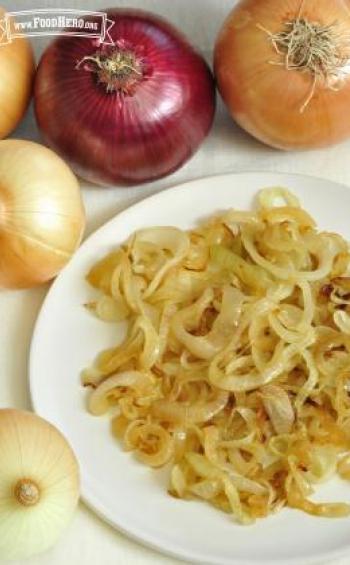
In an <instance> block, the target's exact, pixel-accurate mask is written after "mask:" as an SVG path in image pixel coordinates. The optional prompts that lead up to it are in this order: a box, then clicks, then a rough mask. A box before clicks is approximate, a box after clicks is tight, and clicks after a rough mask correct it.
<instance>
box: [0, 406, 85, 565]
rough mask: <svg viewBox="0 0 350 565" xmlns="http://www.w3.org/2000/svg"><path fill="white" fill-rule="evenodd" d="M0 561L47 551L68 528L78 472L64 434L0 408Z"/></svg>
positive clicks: (38, 420)
mask: <svg viewBox="0 0 350 565" xmlns="http://www.w3.org/2000/svg"><path fill="white" fill-rule="evenodd" d="M0 461H1V471H0V561H2V559H22V558H26V557H30V556H31V555H35V554H37V553H40V552H42V551H45V550H46V549H48V548H49V547H51V546H52V545H53V544H54V543H55V542H56V541H57V540H58V538H59V536H60V535H61V533H62V532H63V530H64V529H65V528H66V526H67V525H68V522H69V521H70V519H71V517H72V515H73V512H74V510H75V508H76V506H77V503H78V498H79V468H78V463H77V460H76V458H75V455H74V453H73V451H72V449H71V448H70V446H69V445H68V443H67V441H66V440H65V438H64V437H63V436H62V434H61V433H60V432H59V431H58V430H57V429H56V428H55V427H54V426H52V425H51V424H49V423H48V422H46V421H45V420H43V419H42V418H39V416H36V415H35V414H32V413H30V412H22V411H20V410H10V409H3V410H0Z"/></svg>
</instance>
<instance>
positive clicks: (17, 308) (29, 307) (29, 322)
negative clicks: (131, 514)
mask: <svg viewBox="0 0 350 565" xmlns="http://www.w3.org/2000/svg"><path fill="white" fill-rule="evenodd" d="M283 1H284V0H281V2H283ZM234 3H235V0H118V1H116V0H102V1H101V0H46V1H45V0H41V1H40V0H14V1H12V0H2V2H1V4H2V5H3V6H4V8H5V9H7V10H8V11H16V10H24V9H27V10H28V9H32V8H35V7H36V8H52V7H60V8H62V7H65V8H81V9H87V10H97V9H101V10H102V9H103V8H105V7H106V5H109V6H113V5H118V6H121V5H125V6H126V5H127V6H136V7H142V8H144V9H149V10H153V11H154V12H157V13H159V14H161V15H163V16H165V17H167V18H168V19H169V20H170V21H172V22H173V23H174V24H175V25H178V26H179V27H180V28H181V29H182V30H183V31H184V32H185V33H186V34H187V35H188V36H189V37H191V39H192V41H193V42H194V43H195V44H196V45H197V46H198V47H199V48H200V49H201V50H202V51H203V52H204V53H205V54H206V56H207V57H208V58H209V59H211V54H212V46H213V43H214V38H215V36H216V34H217V32H218V30H219V28H220V26H221V23H222V21H223V20H224V18H225V16H226V14H227V13H228V12H229V10H230V9H231V7H232V5H233V4H234ZM46 44H47V40H46V39H43V38H40V39H39V38H36V39H34V40H33V45H34V47H35V51H36V53H37V56H38V57H40V54H41V52H42V50H43V48H44V47H45V45H46ZM0 80H1V77H0ZM13 137H17V138H27V139H34V140H35V139H37V140H38V139H40V138H39V134H38V132H37V128H36V125H35V120H34V117H33V113H32V110H30V111H29V112H28V115H27V116H26V118H25V120H24V121H23V122H22V124H21V125H20V127H19V128H18V129H17V131H16V132H15V133H14V135H13ZM349 157H350V141H349V142H347V143H344V144H342V145H339V146H337V147H333V148H330V149H325V150H320V151H310V152H291V153H283V152H279V151H276V150H274V149H270V148H268V147H265V146H263V145H261V144H260V143H258V142H256V141H255V140H254V139H252V138H251V137H249V136H248V135H246V134H245V133H244V132H243V131H241V130H240V129H239V128H238V127H237V126H235V125H234V123H233V122H232V120H231V119H230V118H229V116H228V114H227V112H226V110H225V109H224V107H223V106H222V104H221V103H219V108H218V111H217V116H216V121H215V126H214V128H213V130H212V132H211V134H210V136H209V138H208V139H207V141H206V142H205V144H204V145H203V146H202V148H201V149H200V151H199V152H198V153H197V155H196V156H195V157H194V158H193V159H192V160H191V161H190V162H189V163H188V164H187V165H186V166H185V167H184V168H182V169H181V170H180V171H178V172H177V173H175V174H174V175H172V176H170V177H168V178H166V179H163V180H161V181H158V182H156V183H153V184H151V185H148V186H142V187H139V188H137V187H136V188H127V189H125V188H122V189H121V188H116V189H107V190H106V189H101V188H96V187H92V186H86V185H84V184H83V185H82V186H83V195H84V201H85V205H86V210H87V216H88V226H87V235H88V234H89V233H91V232H92V231H94V230H95V229H96V228H98V227H99V226H100V225H101V224H103V223H104V222H105V221H106V220H108V219H110V218H111V217H112V216H114V215H115V214H117V213H118V212H119V211H121V210H123V209H124V208H126V207H128V206H130V205H131V204H133V203H134V202H136V201H138V200H139V199H142V198H145V197H146V196H147V195H150V194H152V193H154V192H157V191H159V190H161V189H162V188H164V187H170V186H173V185H176V184H179V183H182V182H184V181H187V180H191V179H195V178H199V177H203V176H208V175H215V174H220V173H225V172H231V171H259V170H261V171H282V172H297V173H306V174H310V175H316V176H321V177H325V178H328V179H331V180H334V181H340V182H343V183H347V184H348V185H349V186H350V165H349ZM349 190H350V189H349ZM47 288H48V287H42V288H38V289H35V290H30V291H24V292H6V291H2V292H0V312H1V317H0V320H1V323H0V407H5V406H12V407H17V408H28V407H29V406H30V403H29V397H28V385H27V358H28V351H29V345H30V340H31V335H32V330H33V326H34V324H35V319H36V316H37V314H38V311H39V309H40V306H41V304H42V301H43V299H44V297H45V294H46V292H47ZM145 519H147V518H146V517H145ZM349 534H350V528H349ZM349 561H350V555H349V556H348V558H345V559H343V560H342V561H337V562H333V563H332V564H329V565H346V564H348V563H349ZM16 563H17V565H19V563H20V562H16ZM26 563H28V565H30V564H31V565H73V564H74V565H75V564H78V563H79V564H81V565H97V564H98V565H112V564H113V565H116V564H118V565H119V564H132V565H138V564H140V565H141V564H142V565H147V564H150V565H156V564H164V565H165V564H170V563H173V564H175V563H179V561H176V560H174V559H170V558H167V557H164V556H162V555H160V554H158V553H155V552H153V551H151V550H149V549H146V548H144V547H142V546H141V545H138V544H137V543H135V542H133V541H130V540H129V539H128V538H126V537H125V536H123V535H121V534H120V533H119V532H116V531H114V530H113V529H112V528H110V527H109V526H107V525H106V524H104V523H103V522H102V521H101V520H99V519H98V518H97V517H95V516H94V514H93V513H92V512H90V511H89V510H88V509H87V508H86V507H85V506H84V505H83V504H81V505H80V508H79V511H78V512H77V514H76V516H75V518H74V520H73V523H72V524H71V526H70V527H69V529H68V531H67V532H66V534H65V535H64V537H63V539H62V540H61V541H60V543H59V544H58V545H57V546H56V547H55V548H54V549H53V550H51V551H50V552H48V553H46V554H44V555H42V556H40V557H35V558H33V559H31V560H29V561H26ZM300 565H303V564H302V563H300Z"/></svg>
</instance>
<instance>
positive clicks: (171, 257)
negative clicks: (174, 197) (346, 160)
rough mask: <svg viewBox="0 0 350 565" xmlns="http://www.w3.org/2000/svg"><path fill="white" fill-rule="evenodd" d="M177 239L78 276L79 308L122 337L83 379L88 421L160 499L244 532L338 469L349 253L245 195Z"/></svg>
mask: <svg viewBox="0 0 350 565" xmlns="http://www.w3.org/2000/svg"><path fill="white" fill-rule="evenodd" d="M257 201H258V207H257V210H255V211H252V212H241V211H237V210H230V211H228V212H224V213H222V214H221V215H220V216H218V217H214V218H212V219H210V220H208V221H206V222H205V223H204V224H203V225H200V226H199V227H197V228H196V229H194V230H191V231H189V232H184V231H181V230H179V229H175V228H171V227H156V228H147V230H141V231H140V232H137V233H136V234H134V235H132V236H131V237H130V239H129V240H128V241H127V242H126V243H125V244H124V245H122V246H121V247H120V248H119V249H117V250H116V251H114V252H112V253H111V254H110V255H108V256H107V257H105V258H103V259H102V260H101V261H100V262H99V263H97V264H96V265H94V266H93V267H92V269H91V271H90V273H89V274H88V277H87V278H88V281H89V282H90V283H91V284H92V286H94V287H95V288H96V289H98V290H99V291H100V298H98V299H97V301H96V303H94V305H92V304H89V305H88V309H89V310H90V311H91V310H92V311H93V312H94V313H95V314H96V315H97V316H98V317H100V318H101V319H103V320H105V321H108V322H109V323H111V320H114V321H116V322H118V321H120V320H124V323H125V322H126V324H127V327H128V331H127V336H126V338H125V340H124V341H123V342H122V343H121V344H119V345H118V346H117V347H115V348H111V349H109V350H107V351H104V352H102V353H101V354H100V355H99V356H98V357H97V359H96V361H95V363H94V365H93V366H92V367H90V368H88V369H86V370H85V371H84V374H83V383H84V385H85V386H87V387H90V388H91V389H92V390H91V392H90V394H89V396H88V409H89V411H90V413H92V414H94V415H96V416H99V415H102V414H105V413H108V412H109V411H111V412H112V414H113V423H112V430H113V433H114V435H115V436H116V437H117V438H119V439H120V440H121V441H122V442H123V444H124V447H125V449H126V450H131V451H134V453H135V454H136V455H137V456H138V458H139V459H140V460H141V461H142V462H143V463H145V464H147V465H149V466H150V467H159V466H163V465H165V464H167V463H170V464H171V476H170V492H171V494H172V495H174V496H176V497H180V498H184V499H189V498H193V497H197V498H201V499H203V500H205V501H207V502H208V503H210V504H212V505H213V506H215V507H217V508H220V509H222V510H224V511H227V512H229V513H230V514H231V515H232V516H233V517H234V518H235V519H236V520H237V521H239V522H240V523H243V524H249V523H251V522H252V521H254V520H255V519H257V518H262V517H265V516H268V515H269V514H271V513H273V512H277V511H278V510H280V509H281V508H282V507H283V506H285V505H289V506H290V507H293V508H297V509H300V510H303V511H305V512H308V513H310V514H313V515H315V516H329V517H341V516H345V515H349V514H350V505H349V504H346V503H342V502H341V503H323V504H314V503H313V502H312V501H311V500H310V496H311V495H312V493H313V492H314V488H315V485H317V484H318V483H319V482H322V481H325V480H328V479H329V478H330V477H331V476H332V475H333V474H334V473H336V472H337V471H338V473H339V475H341V476H342V477H344V478H346V479H349V477H350V471H349V469H350V465H349V453H350V435H349V429H350V427H349V425H350V400H349V394H348V387H349V367H350V278H349V273H350V249H349V245H348V243H347V242H346V241H344V240H343V239H342V238H341V237H340V236H338V235H336V234H333V233H327V232H319V231H318V229H317V225H316V223H315V221H314V220H313V218H311V216H310V215H309V214H308V213H307V212H305V211H304V210H303V209H302V208H301V207H300V203H299V201H298V199H297V198H296V197H295V196H294V195H293V194H291V193H289V192H288V191H286V190H284V189H281V188H271V189H265V190H263V191H261V192H260V193H259V195H258V199H257Z"/></svg>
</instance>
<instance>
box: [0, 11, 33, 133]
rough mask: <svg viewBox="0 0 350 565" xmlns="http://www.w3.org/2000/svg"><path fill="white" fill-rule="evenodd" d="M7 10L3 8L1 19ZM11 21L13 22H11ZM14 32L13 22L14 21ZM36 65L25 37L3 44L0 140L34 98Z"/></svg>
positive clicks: (0, 49)
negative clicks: (32, 94) (32, 95)
mask: <svg viewBox="0 0 350 565" xmlns="http://www.w3.org/2000/svg"><path fill="white" fill-rule="evenodd" d="M4 15H5V11H4V9H3V8H0V20H2V19H3V18H4ZM10 21H11V20H10ZM10 25H11V29H13V22H12V21H11V24H10ZM34 71H35V64H34V57H33V51H32V48H31V45H30V43H29V41H28V40H27V39H26V38H25V37H22V38H20V39H13V40H12V41H11V42H10V43H7V44H0V76H1V81H0V138H1V139H2V138H4V137H6V136H7V135H8V134H9V133H11V131H13V130H14V129H15V127H16V126H17V124H18V123H19V121H20V120H21V119H22V117H23V115H24V113H25V111H26V109H27V107H28V104H29V100H30V97H31V93H32V84H33V78H34Z"/></svg>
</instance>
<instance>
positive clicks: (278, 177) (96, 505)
mask: <svg viewBox="0 0 350 565" xmlns="http://www.w3.org/2000/svg"><path fill="white" fill-rule="evenodd" d="M256 175H261V177H262V185H261V186H265V185H266V183H264V182H263V179H264V178H266V177H269V178H271V179H272V178H274V179H275V182H274V184H279V185H284V183H285V180H286V178H293V177H295V179H297V180H298V182H301V181H302V180H303V179H305V182H306V183H308V182H311V181H314V182H316V183H317V182H320V183H322V184H324V183H326V182H329V184H330V186H332V185H337V186H338V188H339V189H342V190H347V191H350V188H348V187H347V186H346V185H342V184H339V183H335V182H333V181H327V180H326V179H322V178H317V177H312V176H308V175H304V174H295V173H280V172H279V173H275V172H269V171H265V172H261V171H251V172H243V171H242V172H236V173H230V174H225V175H216V176H213V177H206V178H203V179H195V180H192V181H189V182H186V183H184V184H182V185H181V186H175V187H172V188H169V189H167V190H164V191H161V192H159V193H156V194H154V195H152V196H150V197H147V198H145V199H143V200H141V201H139V202H138V203H136V204H134V205H133V206H131V207H130V208H127V209H126V210H124V211H122V212H121V213H120V214H118V215H117V216H116V217H114V218H112V219H111V220H110V221H109V222H107V223H106V224H104V225H103V226H101V227H100V228H99V229H98V230H97V231H96V232H94V233H93V234H92V235H90V236H89V237H88V238H87V240H86V241H85V242H84V243H83V244H82V246H81V247H80V249H79V250H78V252H77V254H80V253H83V252H84V250H85V248H86V247H91V246H93V245H94V244H95V242H97V241H98V238H99V234H100V232H102V231H103V230H106V229H108V228H109V227H110V226H111V225H112V224H116V223H117V222H118V223H119V222H123V223H125V222H127V220H128V217H129V216H130V215H134V214H135V212H137V211H141V210H142V208H146V209H147V208H148V207H149V206H160V205H161V204H162V203H166V201H167V198H168V196H169V195H172V194H173V193H174V192H177V193H179V194H180V193H181V192H185V191H187V190H191V189H196V185H199V184H200V183H201V182H208V181H210V180H212V181H213V182H220V179H223V180H224V179H228V178H232V180H233V179H235V180H238V179H239V177H242V176H244V177H247V176H251V177H253V176H256ZM174 223H175V224H176V220H175V222H174ZM73 262H74V258H73V260H72V261H71V262H70V263H69V265H68V266H67V267H66V268H65V269H64V270H63V271H62V273H61V275H60V276H59V277H58V278H57V279H56V281H54V283H53V284H52V286H51V288H50V290H49V292H48V294H47V297H46V299H45V301H44V304H43V306H42V309H41V311H40V313H39V316H38V319H37V323H36V326H35V330H34V333H33V338H32V343H31V348H30V358H29V375H30V381H29V383H30V384H29V389H30V396H31V401H32V406H33V408H34V410H35V411H36V412H37V413H38V414H40V415H42V416H44V417H45V416H46V417H48V416H47V415H45V414H43V412H45V411H43V410H42V407H41V405H40V393H39V391H38V390H37V389H36V387H35V378H34V366H33V365H34V359H35V357H36V355H37V354H38V347H39V342H40V329H41V325H42V322H43V320H44V318H45V316H46V312H47V309H48V308H49V305H50V300H51V297H52V296H53V295H54V293H55V291H56V287H57V286H58V285H59V284H60V280H61V277H62V276H66V275H67V272H68V269H71V268H72V267H71V266H72V264H73ZM82 500H83V501H84V502H85V504H86V505H87V506H89V507H90V508H91V509H92V510H93V511H94V512H95V513H96V514H97V515H98V516H100V517H101V518H102V519H103V520H104V521H106V522H107V523H109V524H110V525H111V526H113V527H116V528H117V529H118V530H120V531H121V532H123V533H124V534H126V535H127V536H129V537H130V538H132V539H134V540H136V541H138V542H142V543H143V544H145V545H146V546H148V547H151V548H153V549H156V550H158V551H162V552H163V553H165V554H168V555H170V556H173V557H176V558H180V559H185V560H188V561H191V562H198V563H203V564H204V563H208V564H209V563H211V564H212V563H213V561H212V560H208V559H207V558H206V556H205V555H204V554H202V555H199V553H200V551H196V552H195V553H193V552H192V551H190V550H188V549H184V548H181V547H179V546H170V545H169V543H167V544H164V543H163V542H162V540H161V539H160V538H156V539H155V538H154V537H152V536H150V535H146V534H145V533H144V532H143V531H141V530H139V531H137V530H136V529H135V528H133V527H132V525H130V524H129V525H128V526H126V525H125V524H123V523H120V522H119V521H118V520H117V519H115V518H111V517H110V516H109V510H108V508H105V506H104V505H103V504H101V502H100V501H99V500H98V499H95V498H94V497H93V496H92V495H91V493H90V492H89V485H88V482H87V480H86V477H85V472H84V469H82ZM349 529H350V528H349ZM347 552H349V553H350V540H349V544H347V545H343V546H342V547H341V548H339V549H336V550H330V551H326V552H322V553H317V552H315V553H314V554H313V555H312V556H309V557H303V558H302V559H303V561H302V562H303V565H311V564H313V565H314V564H315V563H316V562H318V561H325V560H327V559H328V560H330V559H336V558H340V557H343V556H344V555H346V553H347ZM216 563H220V564H228V563H230V564H232V565H258V564H259V563H267V561H264V560H261V559H257V560H251V559H248V560H244V559H243V560H242V559H239V560H236V559H235V558H234V557H232V558H230V560H229V561H228V560H227V559H226V558H224V559H220V561H217V562H216ZM269 563H276V564H277V563H278V564H279V565H300V563H301V558H300V557H291V558H287V559H285V558H278V559H275V560H271V559H270V560H269Z"/></svg>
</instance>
